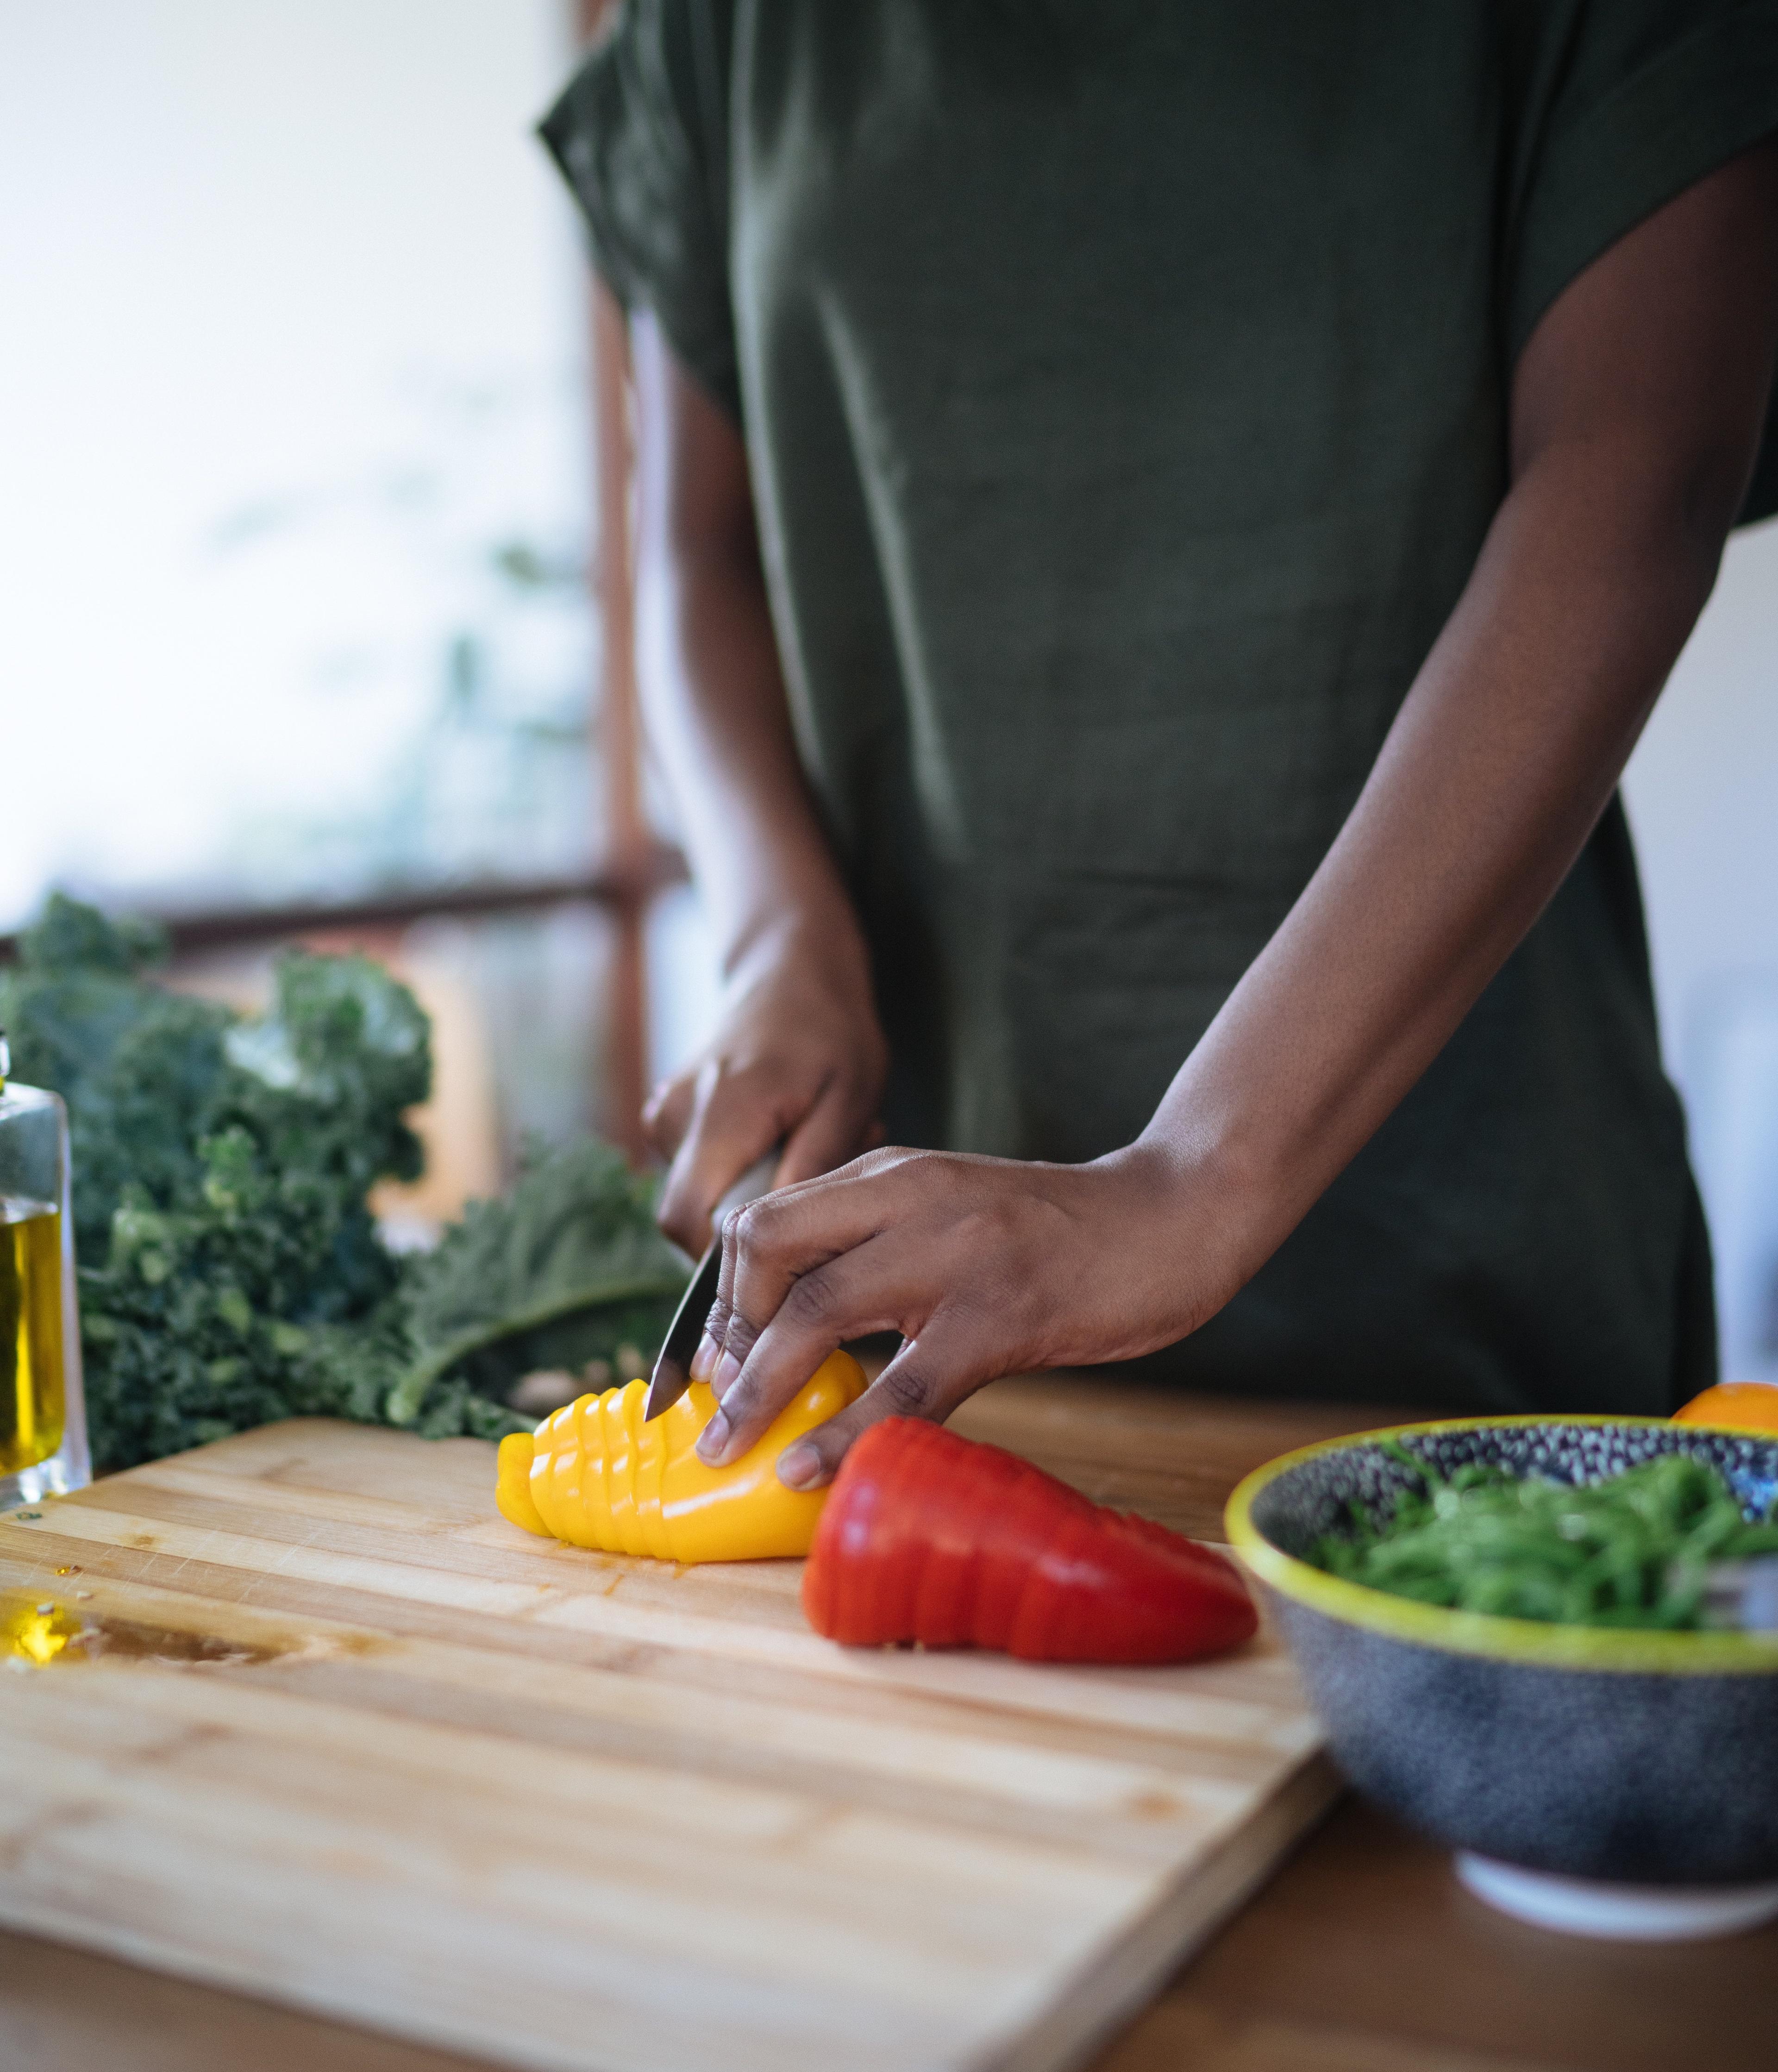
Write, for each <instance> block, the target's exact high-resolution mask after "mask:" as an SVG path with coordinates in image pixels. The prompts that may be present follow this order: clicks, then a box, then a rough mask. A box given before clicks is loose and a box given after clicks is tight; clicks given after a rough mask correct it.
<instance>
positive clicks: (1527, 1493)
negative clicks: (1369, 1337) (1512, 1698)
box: [1308, 1445, 1778, 1628]
mask: <svg viewBox="0 0 1778 2072" xmlns="http://www.w3.org/2000/svg"><path fill="white" fill-rule="evenodd" d="M1389 1450H1390V1452H1391V1453H1394V1455H1395V1456H1396V1457H1397V1458H1398V1459H1399V1460H1400V1461H1402V1462H1403V1463H1404V1464H1405V1465H1406V1466H1409V1467H1410V1468H1412V1469H1413V1470H1415V1474H1417V1475H1418V1476H1419V1477H1421V1478H1423V1482H1424V1484H1425V1489H1424V1493H1421V1492H1419V1491H1417V1490H1404V1491H1403V1492H1402V1494H1401V1496H1400V1497H1399V1498H1398V1500H1397V1503H1396V1506H1395V1509H1394V1513H1393V1514H1392V1515H1391V1516H1390V1518H1389V1519H1387V1521H1386V1523H1384V1524H1383V1525H1382V1527H1380V1528H1379V1527H1377V1526H1375V1525H1374V1524H1373V1523H1372V1522H1371V1520H1370V1518H1369V1515H1367V1514H1366V1513H1365V1511H1363V1509H1362V1508H1361V1507H1360V1506H1358V1505H1356V1504H1354V1505H1353V1507H1352V1516H1353V1523H1352V1529H1351V1531H1349V1532H1348V1533H1328V1534H1326V1535H1324V1537H1323V1538H1322V1539H1321V1540H1319V1541H1318V1542H1317V1543H1316V1545H1315V1547H1314V1548H1312V1550H1311V1551H1310V1553H1309V1555H1308V1559H1309V1560H1311V1561H1312V1562H1313V1563H1314V1564H1316V1567H1317V1568H1325V1569H1327V1570H1328V1571H1329V1572H1331V1573H1332V1574H1333V1575H1336V1576H1342V1577H1345V1579H1346V1580H1347V1581H1349V1582H1353V1583H1362V1584H1365V1585H1367V1586H1368V1587H1369V1588H1370V1589H1374V1590H1387V1591H1389V1592H1390V1593H1391V1594H1392V1595H1394V1596H1396V1597H1415V1598H1418V1599H1419V1601H1421V1602H1422V1603H1423V1604H1429V1605H1452V1606H1455V1607H1456V1608H1457V1609H1460V1610H1464V1611H1472V1612H1489V1613H1493V1614H1496V1615H1497V1616H1498V1617H1501V1618H1529V1619H1544V1620H1549V1621H1554V1622H1558V1623H1560V1624H1564V1625H1572V1626H1653V1627H1670V1628H1690V1627H1695V1626H1698V1625H1699V1624H1700V1623H1701V1620H1700V1610H1701V1606H1702V1598H1703V1593H1704V1573H1705V1570H1706V1567H1707V1566H1708V1565H1709V1564H1710V1563H1712V1562H1716V1561H1729V1560H1741V1559H1744V1558H1745V1557H1747V1556H1750V1555H1755V1554H1768V1553H1778V1523H1772V1522H1770V1521H1768V1522H1767V1523H1762V1524H1757V1525H1751V1524H1749V1523H1747V1520H1746V1519H1744V1518H1743V1515H1742V1511H1741V1507H1740V1505H1739V1503H1737V1502H1736V1500H1735V1495H1734V1493H1733V1492H1732V1491H1731V1490H1730V1488H1729V1486H1728V1485H1727V1482H1724V1481H1723V1478H1722V1476H1721V1475H1719V1474H1718V1473H1717V1471H1716V1470H1714V1468H1712V1467H1710V1466H1708V1465H1707V1464H1706V1462H1704V1461H1697V1460H1694V1459H1692V1458H1691V1457H1690V1456H1689V1455H1687V1454H1683V1453H1668V1454H1663V1455H1662V1456H1661V1457H1660V1458H1658V1459H1657V1460H1653V1461H1645V1462H1644V1463H1643V1464H1642V1465H1641V1466H1639V1467H1634V1468H1628V1469H1626V1470H1624V1473H1623V1474H1619V1475H1616V1476H1614V1477H1612V1478H1611V1479H1610V1480H1609V1481H1608V1482H1599V1483H1596V1484H1593V1485H1590V1486H1586V1487H1580V1488H1577V1487H1575V1486H1572V1485H1571V1484H1570V1483H1567V1482H1552V1481H1550V1480H1547V1479H1546V1478H1542V1477H1531V1478H1526V1479H1523V1480H1520V1479H1517V1478H1514V1477H1513V1476H1510V1475H1509V1474H1505V1472H1504V1471H1503V1470H1501V1469H1499V1468H1495V1467H1488V1466H1481V1465H1479V1464H1476V1465H1472V1466H1467V1467H1461V1468H1459V1469H1458V1470H1456V1473H1455V1474H1452V1476H1451V1477H1450V1478H1448V1480H1447V1479H1445V1478H1442V1477H1441V1476H1440V1475H1439V1474H1438V1473H1437V1471H1436V1470H1435V1469H1433V1468H1432V1467H1431V1466H1428V1465H1427V1462H1425V1461H1421V1460H1419V1459H1416V1458H1415V1457H1414V1455H1412V1454H1411V1453H1408V1452H1407V1451H1406V1449H1403V1448H1402V1447H1400V1446H1395V1445H1392V1446H1390V1449H1389Z"/></svg>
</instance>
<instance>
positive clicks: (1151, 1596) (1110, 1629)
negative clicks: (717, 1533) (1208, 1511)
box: [803, 1417, 1259, 1662]
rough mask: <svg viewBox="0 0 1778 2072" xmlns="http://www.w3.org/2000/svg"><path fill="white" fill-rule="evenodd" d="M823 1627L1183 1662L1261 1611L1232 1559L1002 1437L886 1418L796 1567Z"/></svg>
mask: <svg viewBox="0 0 1778 2072" xmlns="http://www.w3.org/2000/svg"><path fill="white" fill-rule="evenodd" d="M803 1610H804V1612H805V1613H807V1615H808V1621H809V1623H810V1625H811V1626H813V1627H814V1628H815V1631H816V1632H817V1633H819V1634H825V1635H826V1636H827V1638H828V1639H829V1640H839V1641H844V1642H848V1643H850V1644H851V1645H852V1646H867V1647H868V1646H881V1645H883V1644H884V1643H885V1642H905V1641H918V1642H921V1643H922V1645H923V1646H927V1647H971V1646H973V1647H992V1648H1000V1649H1004V1651H1006V1653H1008V1654H1009V1655H1019V1656H1020V1657H1022V1658H1023V1659H1025V1660H1026V1661H1028V1662H1189V1661H1190V1660H1191V1659H1193V1657H1194V1656H1196V1655H1213V1654H1215V1653H1216V1652H1217V1651H1218V1650H1220V1649H1222V1648H1226V1647H1233V1646H1236V1645H1237V1644H1238V1642H1241V1641H1243V1640H1246V1639H1247V1638H1249V1637H1250V1635H1251V1634H1253V1632H1254V1630H1255V1629H1256V1627H1257V1626H1258V1625H1259V1618H1258V1617H1257V1615H1256V1614H1255V1613H1254V1608H1253V1601H1252V1599H1251V1598H1250V1597H1249V1596H1248V1595H1247V1592H1246V1585H1244V1584H1243V1583H1242V1580H1241V1577H1240V1575H1239V1572H1238V1571H1237V1569H1236V1568H1235V1566H1234V1563H1233V1562H1232V1561H1230V1560H1227V1559H1226V1556H1222V1555H1221V1554H1218V1553H1217V1552H1215V1551H1214V1550H1213V1548H1208V1547H1201V1546H1199V1545H1198V1544H1197V1542H1196V1541H1195V1540H1187V1539H1185V1538H1184V1537H1182V1536H1181V1535H1180V1534H1179V1533H1176V1532H1169V1531H1167V1529H1166V1528H1165V1527H1164V1526H1160V1525H1155V1524H1152V1523H1150V1522H1149V1520H1148V1519H1145V1518H1132V1517H1127V1516H1126V1515H1124V1514H1123V1512H1121V1511H1110V1510H1107V1509H1106V1508H1105V1507H1104V1506H1103V1505H1101V1504H1096V1503H1092V1502H1091V1501H1090V1499H1089V1498H1086V1497H1084V1496H1082V1494H1080V1493H1079V1491H1078V1490H1072V1489H1070V1487H1069V1486H1068V1485H1067V1484H1066V1482H1057V1479H1056V1478H1055V1477H1054V1476H1053V1475H1046V1474H1045V1473H1044V1472H1043V1470H1041V1468H1034V1467H1033V1466H1032V1465H1031V1464H1030V1462H1029V1461H1021V1460H1020V1458H1019V1457H1018V1456H1017V1455H1016V1454H1015V1453H1006V1452H1004V1451H1003V1449H1001V1448H1000V1447H999V1446H985V1445H980V1444H979V1443H978V1442H976V1441H974V1440H970V1439H964V1438H961V1437H959V1435H958V1434H957V1433H955V1432H947V1431H946V1430H945V1429H944V1428H943V1426H942V1425H939V1424H927V1423H926V1422H925V1421H924V1420H921V1419H918V1418H911V1417H890V1418H886V1419H885V1420H884V1421H883V1422H882V1423H881V1424H873V1425H872V1426H871V1427H870V1429H869V1430H868V1431H867V1432H865V1433H864V1434H863V1436H862V1437H860V1439H858V1441H856V1443H855V1444H854V1445H853V1447H852V1451H851V1452H850V1453H848V1455H847V1456H846V1460H845V1465H844V1466H843V1467H842V1468H841V1469H840V1473H839V1474H838V1475H837V1476H836V1478H835V1480H834V1485H833V1488H832V1491H831V1492H830V1493H829V1495H828V1498H827V1507H826V1508H825V1509H824V1510H823V1512H822V1514H821V1522H820V1523H819V1525H818V1526H817V1527H816V1528H815V1545H814V1548H813V1549H812V1550H811V1553H810V1555H809V1561H808V1566H807V1568H805V1569H804V1570H803Z"/></svg>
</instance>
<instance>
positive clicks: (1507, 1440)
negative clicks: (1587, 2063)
mask: <svg viewBox="0 0 1778 2072" xmlns="http://www.w3.org/2000/svg"><path fill="white" fill-rule="evenodd" d="M1775 1507H1778V1437H1761V1436H1760V1435H1756V1434H1752V1433H1739V1432H1728V1431H1715V1430H1711V1429H1706V1428H1703V1427H1701V1426H1698V1425H1687V1424H1670V1423H1669V1422H1667V1421H1666V1420H1665V1419H1660V1418H1640V1417H1600V1416H1578V1415H1577V1416H1545V1417H1530V1416H1519V1417H1495V1418H1487V1417H1476V1418H1452V1419H1446V1420H1440V1421H1439V1422H1438V1423H1436V1424H1414V1425H1405V1426H1403V1425H1398V1426H1396V1427H1394V1429H1391V1430H1388V1431H1382V1432H1371V1433H1361V1434H1358V1435H1356V1436H1355V1437H1352V1438H1349V1439H1341V1440H1333V1441H1326V1442H1324V1443H1322V1444H1320V1445H1314V1446H1308V1447H1304V1448H1303V1449H1300V1451H1299V1452H1296V1453H1289V1454H1286V1455H1285V1456H1284V1457H1283V1458H1281V1459H1279V1460H1276V1461H1268V1462H1267V1464H1266V1466H1263V1467H1262V1468H1259V1469H1256V1470H1254V1473H1253V1474H1250V1476H1248V1477H1247V1478H1246V1481H1245V1482H1243V1483H1242V1485H1241V1486H1240V1487H1239V1488H1238V1490H1236V1491H1235V1492H1234V1495H1233V1496H1232V1497H1231V1498H1230V1500H1229V1507H1228V1511H1227V1515H1226V1518H1227V1529H1228V1535H1229V1538H1230V1540H1231V1541H1232V1542H1233V1544H1234V1548H1235V1549H1236V1551H1237V1552H1238V1554H1239V1555H1240V1556H1241V1558H1242V1560H1243V1561H1244V1562H1245V1563H1246V1565H1247V1567H1248V1568H1250V1570H1251V1571H1252V1572H1253V1573H1254V1576H1255V1577H1256V1578H1257V1579H1258V1581H1259V1583H1260V1585H1261V1586H1262V1591H1263V1596H1264V1597H1265V1601H1266V1604H1267V1609H1268V1611H1269V1612H1270V1614H1271V1616H1272V1618H1274V1619H1275V1621H1276V1622H1277V1625H1278V1627H1279V1630H1281V1631H1282V1633H1283V1637H1284V1638H1285V1640H1286V1641H1287V1643H1288V1645H1289V1647H1290V1650H1291V1654H1292V1655H1293V1656H1294V1657H1295V1658H1296V1663H1297V1666H1298V1668H1299V1669H1300V1671H1301V1673H1302V1675H1303V1679H1304V1683H1305V1684H1306V1685H1307V1687H1308V1692H1309V1695H1310V1697H1311V1698H1312V1700H1313V1702H1314V1704H1315V1708H1316V1712H1318V1713H1319V1714H1320V1717H1321V1719H1322V1721H1323V1723H1324V1725H1325V1727H1326V1729H1327V1733H1328V1742H1329V1745H1330V1746H1331V1747H1332V1751H1333V1753H1334V1755H1335V1756H1336V1757H1337V1760H1338V1762H1340V1764H1341V1767H1342V1768H1343V1769H1344V1770H1345V1771H1346V1773H1347V1774H1348V1775H1349V1777H1350V1778H1352V1780H1353V1782H1354V1783H1355V1784H1357V1786H1358V1787H1359V1788H1360V1790H1363V1791H1365V1792H1367V1793H1369V1794H1370V1795H1371V1796H1372V1797H1373V1798H1374V1799H1377V1800H1378V1801H1379V1803H1382V1804H1383V1805H1385V1806H1386V1807H1389V1808H1390V1810H1391V1811H1394V1813H1396V1814H1397V1815H1399V1816H1400V1817H1401V1818H1402V1819H1405V1820H1406V1821H1408V1822H1409V1823H1410V1824H1412V1825H1413V1826H1415V1827H1418V1828H1419V1829H1420V1830H1421V1831H1422V1832H1423V1833H1425V1834H1427V1835H1431V1836H1435V1838H1437V1839H1438V1840H1441V1841H1443V1842H1444V1843H1446V1844H1448V1845H1450V1846H1452V1847H1453V1848H1456V1849H1459V1850H1460V1851H1464V1852H1470V1853H1472V1854H1473V1855H1475V1856H1480V1857H1483V1858H1487V1859H1489V1860H1492V1861H1493V1863H1494V1864H1505V1865H1516V1866H1519V1867H1521V1868H1529V1869H1531V1870H1535V1871H1542V1872H1546V1873H1554V1875H1555V1876H1557V1877H1571V1878H1580V1879H1585V1880H1593V1881H1604V1882H1606V1883H1612V1884H1618V1885H1632V1886H1645V1885H1678V1886H1685V1887H1691V1886H1711V1887H1723V1888H1736V1889H1739V1888H1742V1887H1748V1888H1751V1887H1754V1886H1761V1887H1763V1886H1764V1885H1766V1884H1768V1883H1771V1882H1772V1881H1778V1763H1774V1762H1773V1761H1772V1749H1774V1748H1775V1747H1778V1634H1774V1633H1766V1632H1762V1631H1740V1630H1728V1631H1714V1630H1700V1629H1702V1625H1703V1622H1702V1620H1701V1619H1700V1618H1699V1617H1698V1601H1697V1576H1698V1571H1699V1570H1701V1569H1702V1568H1710V1569H1712V1570H1714V1568H1716V1566H1717V1564H1718V1561H1719V1560H1720V1561H1722V1562H1723V1563H1725V1564H1727V1563H1730V1562H1734V1563H1736V1564H1739V1562H1740V1561H1742V1560H1743V1559H1744V1558H1745V1556H1747V1555H1748V1554H1750V1553H1752V1554H1755V1556H1757V1554H1758V1552H1759V1551H1760V1550H1761V1549H1763V1548H1768V1547H1770V1546H1772V1544H1774V1541H1775V1540H1778V1526H1775V1523H1774V1511H1775ZM1762 1903H1764V1902H1762Z"/></svg>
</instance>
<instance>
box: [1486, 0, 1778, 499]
mask: <svg viewBox="0 0 1778 2072" xmlns="http://www.w3.org/2000/svg"><path fill="white" fill-rule="evenodd" d="M1518 12H1519V17H1520V19H1521V22H1524V21H1526V20H1527V19H1529V20H1530V21H1532V22H1534V24H1535V27H1534V32H1533V33H1531V34H1530V35H1528V36H1527V37H1526V38H1525V42H1524V44H1523V46H1522V47H1521V52H1520V56H1521V62H1522V64H1523V68H1524V69H1523V72H1522V75H1521V98H1520V101H1519V114H1520V121H1519V123H1518V125H1517V133H1516V135H1515V138H1514V148H1513V159H1512V163H1511V166H1510V168H1509V172H1510V178H1511V194H1510V197H1509V212H1508V239H1507V249H1506V253H1505V321H1506V331H1507V339H1506V343H1507V347H1508V351H1509V356H1511V357H1512V358H1513V359H1517V356H1518V354H1519V352H1520V350H1521V347H1523V346H1524V344H1525V340H1526V339H1528V338H1529V337H1530V335H1531V333H1532V331H1533V330H1534V328H1535V327H1536V324H1537V322H1538V319H1539V318H1540V317H1541V316H1542V315H1543V313H1544V311H1545V310H1546V309H1548V308H1549V306H1550V304H1551V303H1552V302H1554V300H1555V299H1556V298H1557V296H1558V295H1559V294H1561V293H1562V290H1563V289H1564V288H1565V287H1567V285H1568V283H1569V282H1571V280H1573V279H1574V277H1575V275H1576V274H1577V273H1580V272H1581V271H1582V270H1583V269H1584V268H1585V267H1587V266H1588V265H1591V263H1592V261H1594V260H1595V259H1596V258H1597V257H1599V254H1600V253H1602V252H1603V251H1605V250H1606V249H1607V248H1608V247H1609V246H1610V245H1614V244H1616V241H1617V240H1618V239H1619V238H1620V237H1621V236H1624V234H1625V232H1628V231H1630V230H1632V229H1634V228H1635V227H1636V224H1639V223H1640V222H1642V221H1644V220H1645V219H1646V218H1647V217H1649V216H1652V215H1653V213H1654V212H1655V211H1656V210H1657V209H1658V208H1662V207H1663V206H1664V205H1665V203H1668V202H1669V201H1671V200H1672V199H1673V197H1674V196H1675V195H1679V194H1682V193H1683V192H1684V191H1685V190H1686V188H1687V187H1691V186H1693V185H1694V183H1696V182H1698V180H1701V179H1703V178H1704V177H1705V176H1706V175H1707V174H1710V173H1712V172H1714V171H1716V169H1717V168H1718V166H1722V165H1724V164H1726V163H1727V161H1728V160H1729V159H1731V158H1733V157H1734V156H1735V154H1736V153H1737V152H1739V151H1743V150H1746V149H1747V147H1748V146H1750V145H1752V144H1755V143H1758V142H1760V139H1761V138H1764V137H1768V136H1769V135H1771V134H1773V133H1774V132H1775V131H1778V0H1544V4H1541V5H1537V6H1532V7H1531V8H1530V9H1529V10H1524V9H1521V10H1518ZM1775 413H1778V404H1775ZM1775 510H1778V414H1775V416H1774V417H1773V418H1772V419H1770V420H1768V425H1767V430H1766V438H1765V443H1764V448H1763V450H1762V453H1761V456H1760V464H1759V467H1758V468H1757V470H1756V471H1755V479H1754V483H1753V487H1752V490H1751V493H1750V495H1749V497H1748V501H1747V506H1746V507H1745V508H1743V512H1742V514H1741V520H1742V522H1743V524H1744V523H1746V522H1747V520H1751V519H1753V518H1758V517H1764V516H1769V515H1771V513H1772V512H1774V511H1775Z"/></svg>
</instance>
